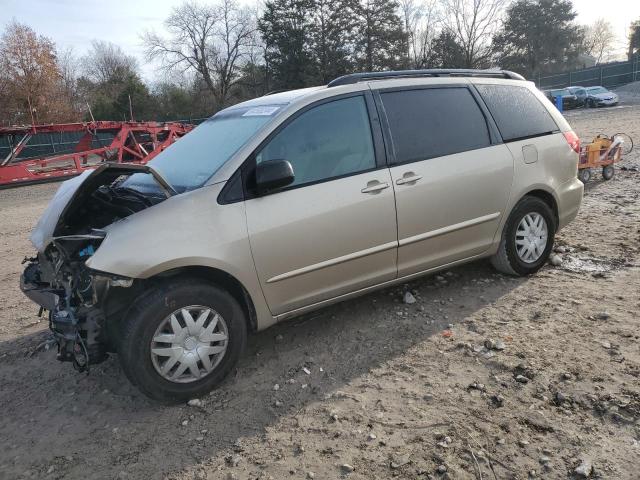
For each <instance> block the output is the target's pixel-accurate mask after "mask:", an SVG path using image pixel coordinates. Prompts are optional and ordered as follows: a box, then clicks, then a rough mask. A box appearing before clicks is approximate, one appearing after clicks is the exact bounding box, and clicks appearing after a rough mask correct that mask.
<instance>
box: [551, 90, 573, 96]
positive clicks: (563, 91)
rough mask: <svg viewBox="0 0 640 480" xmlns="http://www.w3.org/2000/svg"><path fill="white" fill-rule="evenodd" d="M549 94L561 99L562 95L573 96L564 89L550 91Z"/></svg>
mask: <svg viewBox="0 0 640 480" xmlns="http://www.w3.org/2000/svg"><path fill="white" fill-rule="evenodd" d="M549 93H550V94H551V95H553V96H554V97H559V96H562V95H571V94H570V93H569V91H567V90H565V89H562V90H550V91H549Z"/></svg>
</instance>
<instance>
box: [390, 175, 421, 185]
mask: <svg viewBox="0 0 640 480" xmlns="http://www.w3.org/2000/svg"><path fill="white" fill-rule="evenodd" d="M421 178H422V175H416V174H415V173H413V172H407V173H405V174H404V175H402V178H399V179H398V180H396V185H405V184H410V183H416V182H417V181H418V180H420V179H421Z"/></svg>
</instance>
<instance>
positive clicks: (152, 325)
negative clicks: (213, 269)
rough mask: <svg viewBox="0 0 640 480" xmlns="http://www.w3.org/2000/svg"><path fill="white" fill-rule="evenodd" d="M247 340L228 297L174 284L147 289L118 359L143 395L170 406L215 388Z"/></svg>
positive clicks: (200, 286)
mask: <svg viewBox="0 0 640 480" xmlns="http://www.w3.org/2000/svg"><path fill="white" fill-rule="evenodd" d="M246 340H247V323H246V319H245V315H244V313H243V310H242V308H241V307H240V305H239V304H238V302H237V301H236V300H235V298H233V296H231V295H230V294H229V293H227V292H225V291H224V290H221V289H219V288H218V287H216V286H214V285H211V284H208V283H205V282H202V281H186V280H184V279H175V280H169V281H167V282H166V283H163V284H159V285H156V286H153V287H151V288H150V289H149V290H148V291H147V292H146V293H145V294H143V295H142V296H141V297H140V298H139V299H138V300H137V301H136V303H135V304H134V305H133V306H132V308H131V310H130V311H129V313H128V315H127V318H126V320H125V325H124V328H123V335H122V338H121V340H120V345H119V348H118V353H119V356H120V363H121V365H122V369H123V370H124V373H125V374H126V376H127V377H128V378H129V380H130V381H131V382H132V383H133V384H134V385H136V386H137V387H138V388H139V389H140V390H141V391H142V393H144V394H145V395H147V396H148V397H151V398H153V399H155V400H158V401H161V402H165V403H173V402H180V401H186V400H189V399H191V398H194V397H198V396H201V395H203V394H205V393H207V392H209V391H210V390H212V389H213V388H215V387H216V386H217V385H218V384H219V383H220V382H221V381H222V380H223V379H224V378H225V377H226V376H227V375H228V374H229V372H230V371H231V370H232V368H233V367H234V365H235V364H236V363H237V361H238V359H239V358H240V355H241V353H242V350H243V349H244V346H245V344H246Z"/></svg>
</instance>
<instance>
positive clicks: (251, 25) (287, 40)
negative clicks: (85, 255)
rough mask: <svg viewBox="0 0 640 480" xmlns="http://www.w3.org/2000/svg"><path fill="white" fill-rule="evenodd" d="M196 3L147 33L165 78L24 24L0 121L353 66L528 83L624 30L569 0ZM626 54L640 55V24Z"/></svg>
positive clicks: (155, 106)
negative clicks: (586, 14) (455, 71)
mask: <svg viewBox="0 0 640 480" xmlns="http://www.w3.org/2000/svg"><path fill="white" fill-rule="evenodd" d="M213 2H214V3H197V2H195V1H190V0H189V1H186V2H185V3H182V4H181V5H179V6H176V7H174V8H173V9H172V10H171V12H170V13H169V15H168V16H167V18H166V20H165V22H164V28H163V30H162V31H161V32H157V31H146V32H143V33H142V34H141V35H140V38H141V42H142V43H143V45H144V46H145V60H147V61H152V62H154V64H156V65H157V66H158V73H159V77H161V78H162V80H160V81H154V82H149V81H145V80H144V79H143V78H142V76H141V74H140V67H139V64H138V61H137V60H136V59H135V58H134V57H133V56H131V55H129V54H127V53H126V52H124V51H123V50H122V49H121V48H120V47H118V46H116V45H113V44H110V43H107V42H102V41H94V42H93V43H92V45H91V48H90V49H89V51H88V52H87V53H86V54H85V55H83V56H80V57H78V56H76V55H74V53H73V51H70V50H59V49H58V48H57V47H56V45H55V43H54V42H53V41H52V40H51V39H48V38H46V37H43V36H40V35H38V34H37V33H36V32H35V31H33V29H31V28H30V27H29V26H27V25H24V24H21V23H18V22H17V21H15V20H14V21H13V22H11V23H9V24H8V26H7V27H6V29H5V31H4V33H3V35H2V37H1V38H0V122H2V123H4V124H28V123H31V122H37V123H49V122H68V121H79V120H90V119H96V120H105V119H108V120H123V119H126V120H129V119H132V118H133V119H135V120H149V119H153V120H176V119H184V120H191V119H193V118H201V117H207V116H210V115H211V114H212V113H213V112H215V111H217V110H219V109H221V108H224V107H226V106H229V105H232V104H234V103H237V102H239V101H242V100H245V99H248V98H253V97H256V96H259V95H264V94H265V93H268V92H271V91H275V90H285V89H292V88H301V87H305V86H312V85H320V84H326V83H327V82H329V81H330V80H332V79H333V78H336V77H338V76H340V75H345V74H348V73H352V72H360V71H381V70H395V69H422V68H490V67H501V68H505V69H510V70H514V71H517V72H519V73H521V74H523V75H524V76H525V77H527V78H533V77H535V76H536V75H539V74H544V73H548V72H553V71H558V70H563V69H571V68H577V67H580V66H583V65H585V63H586V62H587V61H588V60H589V59H591V61H592V62H596V63H600V62H605V61H608V60H609V59H610V57H611V54H612V51H613V49H614V48H615V47H616V46H617V45H616V43H615V42H616V38H615V35H614V31H613V28H612V26H611V24H610V23H609V22H607V21H606V20H604V19H599V20H597V21H596V22H594V23H593V24H592V25H588V26H585V25H579V24H578V23H577V22H576V17H577V14H576V12H575V10H574V8H573V3H572V1H571V0H267V1H266V2H265V4H264V7H263V8H261V9H260V10H259V11H258V10H256V9H251V8H248V7H245V6H241V5H240V4H238V3H236V0H213ZM627 50H628V56H629V58H634V57H635V56H637V55H638V54H639V52H640V20H638V21H636V22H634V23H633V24H632V26H631V29H630V32H629V38H628V49H627Z"/></svg>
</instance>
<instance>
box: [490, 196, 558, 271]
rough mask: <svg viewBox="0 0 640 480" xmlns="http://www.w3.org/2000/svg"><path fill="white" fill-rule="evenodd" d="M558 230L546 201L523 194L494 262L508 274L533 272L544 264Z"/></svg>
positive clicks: (508, 223) (504, 233)
mask: <svg viewBox="0 0 640 480" xmlns="http://www.w3.org/2000/svg"><path fill="white" fill-rule="evenodd" d="M555 232H556V220H555V217H554V215H553V212H552V211H551V208H549V205H547V204H546V203H545V202H544V201H542V200H541V199H539V198H537V197H524V198H523V199H522V200H520V202H519V203H518V204H517V205H516V207H515V208H514V209H513V211H512V212H511V215H509V218H508V219H507V223H506V224H505V227H504V231H503V233H502V239H501V241H500V247H499V249H498V252H497V253H496V254H495V255H494V256H493V257H491V263H492V264H493V266H494V267H495V268H496V269H497V270H498V271H500V272H502V273H506V274H508V275H520V276H524V275H530V274H532V273H535V272H537V271H538V270H540V268H541V267H542V266H543V265H544V264H545V262H546V261H547V259H548V258H549V255H550V254H551V249H552V248H553V240H554V237H555Z"/></svg>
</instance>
